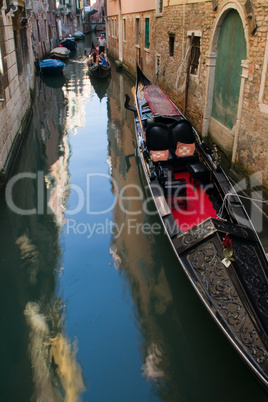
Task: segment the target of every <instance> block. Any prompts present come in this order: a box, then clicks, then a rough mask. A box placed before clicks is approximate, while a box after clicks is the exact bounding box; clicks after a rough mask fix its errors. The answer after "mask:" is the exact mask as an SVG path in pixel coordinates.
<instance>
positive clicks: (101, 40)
mask: <svg viewBox="0 0 268 402" xmlns="http://www.w3.org/2000/svg"><path fill="white" fill-rule="evenodd" d="M105 45H106V39H105V38H104V36H103V34H101V36H100V38H99V54H101V52H103V53H104V51H105Z"/></svg>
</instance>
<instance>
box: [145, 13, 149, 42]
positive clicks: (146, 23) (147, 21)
mask: <svg viewBox="0 0 268 402" xmlns="http://www.w3.org/2000/svg"><path fill="white" fill-rule="evenodd" d="M149 47H150V18H145V49H149Z"/></svg>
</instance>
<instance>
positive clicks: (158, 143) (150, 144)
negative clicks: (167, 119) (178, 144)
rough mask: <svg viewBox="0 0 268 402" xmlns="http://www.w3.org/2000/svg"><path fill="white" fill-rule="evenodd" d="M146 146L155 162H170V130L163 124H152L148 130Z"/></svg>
mask: <svg viewBox="0 0 268 402" xmlns="http://www.w3.org/2000/svg"><path fill="white" fill-rule="evenodd" d="M146 146H147V149H148V151H149V152H150V155H151V158H152V160H153V161H154V162H163V161H168V160H169V159H170V158H171V154H170V146H171V141H170V130H169V127H168V126H166V125H165V124H161V123H153V124H150V125H149V126H148V127H147V129H146Z"/></svg>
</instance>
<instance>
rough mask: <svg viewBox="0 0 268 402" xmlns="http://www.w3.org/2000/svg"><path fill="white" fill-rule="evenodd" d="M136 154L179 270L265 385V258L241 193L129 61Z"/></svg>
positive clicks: (212, 152)
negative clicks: (132, 69)
mask: <svg viewBox="0 0 268 402" xmlns="http://www.w3.org/2000/svg"><path fill="white" fill-rule="evenodd" d="M133 96H134V98H135V102H136V105H135V106H130V105H129V99H130V98H129V96H128V95H126V101H125V107H126V108H127V109H129V110H131V111H133V112H134V120H135V130H136V140H137V153H138V156H139V160H140V164H141V166H142V170H143V172H144V175H143V177H144V180H145V186H146V187H147V193H148V197H150V198H151V199H152V200H153V201H154V205H155V209H156V211H157V213H158V215H159V219H160V223H161V224H162V227H163V228H164V232H165V234H166V235H167V237H168V239H169V241H170V245H171V248H170V252H174V253H175V255H176V257H177V261H178V269H183V270H184V272H185V273H186V275H187V277H188V278H189V280H190V282H191V283H192V285H193V287H194V289H195V291H196V292H197V294H198V295H199V297H200V298H201V300H202V302H203V303H204V305H205V306H206V308H207V310H208V311H209V313H210V314H211V316H212V317H213V318H214V320H215V321H216V323H217V324H218V325H219V327H220V329H221V330H222V332H223V333H224V334H225V336H226V337H227V338H228V339H229V341H230V342H231V344H232V345H233V346H234V348H235V350H236V351H237V352H238V354H239V355H240V357H242V358H243V360H244V362H245V363H246V364H247V365H248V367H249V368H250V369H251V370H252V372H253V373H254V374H255V375H256V377H257V378H258V379H259V380H260V381H261V383H262V384H263V385H264V386H265V387H266V388H267V387H268V354H267V350H268V349H267V348H268V279H267V275H268V261H267V255H266V253H265V250H264V248H263V246H262V244H261V242H260V239H259V237H258V234H257V232H256V230H255V229H254V227H253V224H252V222H251V220H250V217H249V216H248V214H247V212H246V210H245V208H244V206H243V204H242V202H241V197H239V195H238V194H237V193H236V191H235V189H234V187H233V186H232V184H231V182H230V180H229V178H228V177H227V175H226V174H225V172H224V170H223V169H222V167H221V166H220V162H219V158H218V155H217V152H216V149H214V147H210V146H208V145H207V144H205V143H204V142H203V141H202V139H201V137H200V136H199V134H198V133H197V132H196V130H195V129H194V128H193V127H192V125H191V124H190V123H189V121H188V120H187V119H186V118H185V117H184V115H183V114H182V113H181V112H180V110H179V109H178V108H177V107H176V106H175V105H174V104H173V102H172V101H171V100H170V99H169V98H168V97H167V96H166V95H165V94H164V93H163V92H162V90H161V89H160V88H159V87H158V86H156V85H154V84H153V83H151V82H150V80H149V79H148V78H147V77H146V76H145V75H144V74H143V73H142V71H141V70H140V68H139V67H137V79H136V88H135V89H134V88H133Z"/></svg>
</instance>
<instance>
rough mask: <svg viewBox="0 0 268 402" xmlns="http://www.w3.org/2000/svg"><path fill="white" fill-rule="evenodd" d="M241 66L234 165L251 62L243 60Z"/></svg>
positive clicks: (233, 156) (233, 155)
mask: <svg viewBox="0 0 268 402" xmlns="http://www.w3.org/2000/svg"><path fill="white" fill-rule="evenodd" d="M241 66H242V74H241V85H240V92H239V102H238V109H237V119H236V123H235V134H234V144H233V154H232V163H233V164H234V163H235V160H236V153H237V145H238V137H239V127H240V121H241V113H242V106H243V98H244V89H245V83H246V80H247V78H248V68H249V60H242V62H241Z"/></svg>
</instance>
